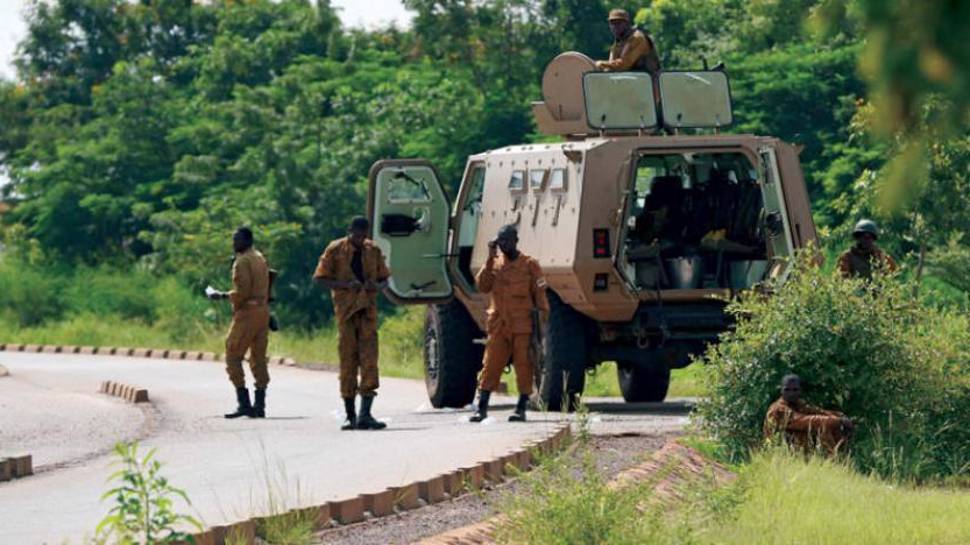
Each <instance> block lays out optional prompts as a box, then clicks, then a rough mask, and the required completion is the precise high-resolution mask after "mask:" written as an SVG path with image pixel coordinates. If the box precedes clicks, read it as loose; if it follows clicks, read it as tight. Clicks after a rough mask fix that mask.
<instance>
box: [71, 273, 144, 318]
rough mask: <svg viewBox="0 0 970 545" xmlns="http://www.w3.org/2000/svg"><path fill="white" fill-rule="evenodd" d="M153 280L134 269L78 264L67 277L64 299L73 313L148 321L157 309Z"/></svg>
mask: <svg viewBox="0 0 970 545" xmlns="http://www.w3.org/2000/svg"><path fill="white" fill-rule="evenodd" d="M155 282H156V279H155V278H153V277H152V276H151V275H150V274H148V273H146V272H143V271H139V270H137V269H132V270H129V271H122V270H117V269H112V268H110V267H107V266H103V267H97V268H87V267H81V268H78V269H76V270H75V271H74V274H73V276H72V277H71V281H70V285H69V287H68V289H67V290H66V292H65V300H66V302H67V303H68V305H69V306H70V310H72V311H75V312H89V313H91V314H96V315H99V316H106V315H109V314H117V315H119V316H121V317H122V318H126V319H139V320H143V321H145V322H147V323H152V322H153V321H154V320H155V317H156V310H157V306H156V301H155V298H154V297H153V296H152V288H153V286H154V284H155Z"/></svg>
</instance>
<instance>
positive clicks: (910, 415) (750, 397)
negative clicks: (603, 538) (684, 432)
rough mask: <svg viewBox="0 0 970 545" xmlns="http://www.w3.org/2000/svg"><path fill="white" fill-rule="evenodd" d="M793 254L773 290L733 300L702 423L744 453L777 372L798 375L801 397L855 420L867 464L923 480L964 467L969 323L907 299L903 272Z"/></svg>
mask: <svg viewBox="0 0 970 545" xmlns="http://www.w3.org/2000/svg"><path fill="white" fill-rule="evenodd" d="M799 259H800V260H799V262H798V263H797V264H796V268H795V271H794V272H793V276H792V278H791V279H790V280H789V281H788V283H786V284H785V285H784V286H783V287H782V288H780V290H779V291H778V293H776V294H775V296H774V297H772V298H770V299H764V298H761V297H758V296H754V295H752V296H748V297H746V298H744V299H742V300H740V301H739V302H736V303H734V304H732V305H731V306H730V307H729V309H730V311H731V312H732V313H734V314H735V315H736V316H737V317H738V324H737V328H736V330H735V331H733V332H730V333H727V334H725V335H724V338H723V341H722V342H721V343H720V344H719V345H717V346H713V347H711V348H710V349H709V350H708V352H707V353H706V355H705V356H704V358H703V360H704V363H706V364H707V365H708V366H709V368H710V369H709V375H708V377H709V379H710V385H709V390H710V397H709V398H707V399H704V400H701V401H700V403H699V406H698V417H699V422H700V424H701V426H702V427H703V428H704V429H705V430H707V431H708V432H709V433H711V434H712V436H713V437H714V438H715V439H716V440H718V441H720V442H723V443H724V445H725V446H726V448H727V449H728V451H729V452H730V454H731V455H732V456H734V457H742V456H745V455H746V454H747V453H748V451H749V449H750V448H752V447H755V446H757V445H758V444H759V443H760V442H761V439H762V438H761V425H762V421H763V419H764V415H765V412H766V410H767V408H768V405H769V404H770V403H771V402H772V401H773V400H774V399H776V398H777V397H778V385H779V383H780V380H781V377H782V376H783V375H785V374H787V373H797V374H798V375H800V376H801V377H802V380H803V384H804V388H803V390H804V392H805V396H806V398H807V399H808V401H809V402H811V403H813V404H816V405H820V406H824V407H830V408H837V409H838V410H841V411H843V412H845V413H846V414H848V415H850V416H851V417H852V418H854V419H856V420H857V421H858V422H859V430H858V433H857V437H856V438H855V440H854V443H853V446H852V456H853V462H854V463H855V464H856V465H857V466H858V467H859V468H860V469H861V470H863V471H864V472H870V471H873V472H877V473H879V474H880V475H883V476H886V477H893V478H898V479H917V480H924V479H929V478H937V477H943V476H947V475H953V474H966V473H967V472H968V471H970V450H968V445H970V436H967V431H966V430H968V429H970V422H968V421H967V415H968V414H970V413H967V412H966V407H967V406H968V404H970V373H968V371H970V367H968V365H967V364H968V362H970V320H967V317H966V316H965V315H963V314H959V313H953V312H947V311H942V310H937V309H935V308H931V307H928V306H926V305H923V304H921V303H920V302H919V301H914V300H913V298H912V290H911V286H909V285H907V283H906V282H903V281H901V280H900V279H899V278H893V277H879V278H877V279H875V280H874V282H873V284H872V285H866V284H864V283H862V281H860V280H843V279H841V278H837V277H834V276H833V275H830V274H828V273H825V272H823V271H821V270H820V269H818V268H816V267H814V266H813V265H812V263H811V256H810V255H808V254H806V255H802V256H801V257H800V258H799ZM793 324H797V326H794V327H793Z"/></svg>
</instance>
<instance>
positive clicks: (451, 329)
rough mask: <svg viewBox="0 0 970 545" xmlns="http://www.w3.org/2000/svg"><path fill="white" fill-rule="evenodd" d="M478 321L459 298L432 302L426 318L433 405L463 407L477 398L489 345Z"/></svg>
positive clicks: (426, 360)
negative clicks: (483, 342)
mask: <svg viewBox="0 0 970 545" xmlns="http://www.w3.org/2000/svg"><path fill="white" fill-rule="evenodd" d="M480 337H482V334H481V331H480V330H479V329H478V325H476V324H475V321H474V320H472V317H471V316H470V315H469V314H468V310H466V309H465V306H464V305H463V304H461V302H460V301H458V300H457V299H453V300H452V301H451V302H449V303H446V304H444V305H431V306H429V307H428V313H427V315H426V316H425V320H424V384H425V386H426V387H427V388H428V398H429V399H430V400H431V406H432V407H434V408H436V409H441V408H443V407H452V408H461V407H464V406H466V405H468V404H469V403H471V402H472V401H473V400H474V399H475V388H476V384H477V377H478V371H479V370H480V369H481V368H482V355H483V353H484V350H485V347H484V346H482V345H480V344H475V339H478V338H480Z"/></svg>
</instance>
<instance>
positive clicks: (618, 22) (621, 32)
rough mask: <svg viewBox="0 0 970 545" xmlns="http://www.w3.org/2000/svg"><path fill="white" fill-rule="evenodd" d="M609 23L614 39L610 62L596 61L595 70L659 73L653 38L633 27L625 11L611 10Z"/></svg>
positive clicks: (658, 59) (658, 57) (657, 56)
mask: <svg viewBox="0 0 970 545" xmlns="http://www.w3.org/2000/svg"><path fill="white" fill-rule="evenodd" d="M609 23H610V32H611V33H612V34H613V38H614V42H613V46H612V47H610V60H608V61H596V68H598V69H600V70H603V71H605V72H627V71H634V70H635V71H641V72H643V71H646V72H649V73H650V74H652V75H654V76H656V75H657V74H658V73H659V72H660V56H659V55H658V54H657V47H656V46H655V45H654V41H653V38H651V37H650V35H649V34H647V33H646V32H644V31H642V30H640V29H638V28H635V27H634V26H633V24H632V22H631V21H630V14H629V13H627V12H626V10H622V9H614V10H611V11H610V15H609Z"/></svg>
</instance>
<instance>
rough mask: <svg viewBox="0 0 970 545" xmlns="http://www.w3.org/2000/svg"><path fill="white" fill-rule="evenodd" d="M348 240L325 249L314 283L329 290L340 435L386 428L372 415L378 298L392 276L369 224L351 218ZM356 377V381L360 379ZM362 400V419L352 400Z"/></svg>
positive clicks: (364, 219) (376, 373)
mask: <svg viewBox="0 0 970 545" xmlns="http://www.w3.org/2000/svg"><path fill="white" fill-rule="evenodd" d="M347 232H348V234H347V236H346V237H344V238H341V239H338V240H335V241H333V242H331V243H330V245H329V246H327V248H326V250H324V252H323V255H321V256H320V262H319V263H318V265H317V270H316V272H314V274H313V279H314V280H315V281H316V282H317V283H318V284H319V285H320V286H321V287H324V288H328V289H330V293H331V296H332V300H333V310H334V314H335V318H336V320H337V327H338V328H339V330H338V331H339V341H338V352H339V353H340V395H341V397H343V399H344V409H345V410H346V413H347V418H346V420H345V421H344V423H343V426H342V427H341V429H344V430H355V429H357V430H380V429H384V428H385V427H387V426H386V424H384V423H383V422H380V421H379V420H377V419H375V418H374V417H373V416H372V415H371V406H372V405H373V403H374V397H375V396H376V395H377V388H378V386H379V385H380V381H379V373H378V369H377V359H378V350H377V293H378V292H379V291H381V290H383V289H384V288H386V287H387V281H388V278H390V276H391V272H390V271H389V270H388V269H387V265H385V263H384V255H383V254H382V253H381V250H380V248H378V247H377V245H376V244H374V242H373V241H372V240H370V239H368V238H367V234H368V233H369V232H370V222H369V221H368V220H367V218H363V217H357V218H354V219H353V221H352V222H351V224H350V229H348V231H347ZM358 376H359V377H358ZM358 394H360V415H359V416H358V415H357V411H356V407H355V402H356V401H355V400H356V397H357V395H358Z"/></svg>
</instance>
